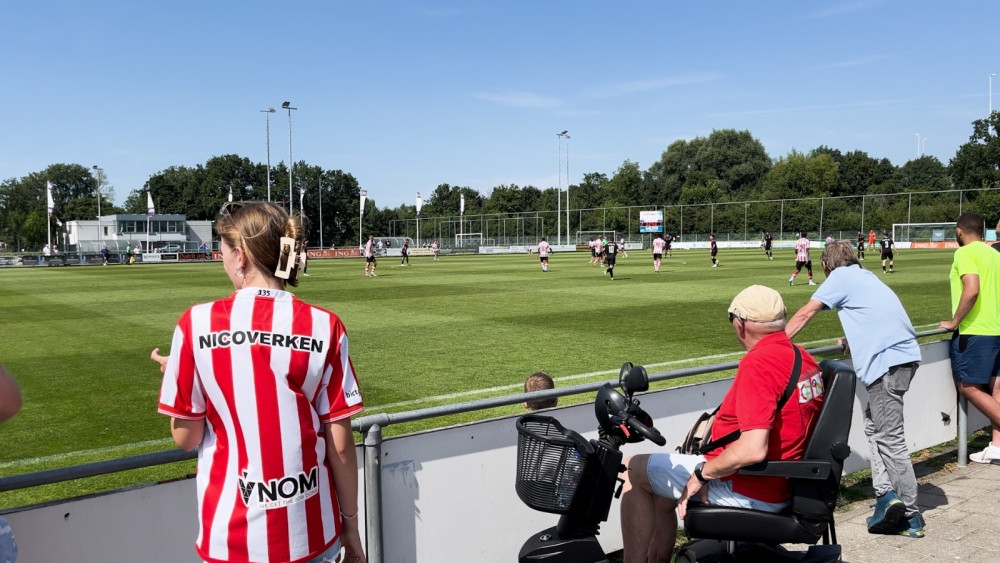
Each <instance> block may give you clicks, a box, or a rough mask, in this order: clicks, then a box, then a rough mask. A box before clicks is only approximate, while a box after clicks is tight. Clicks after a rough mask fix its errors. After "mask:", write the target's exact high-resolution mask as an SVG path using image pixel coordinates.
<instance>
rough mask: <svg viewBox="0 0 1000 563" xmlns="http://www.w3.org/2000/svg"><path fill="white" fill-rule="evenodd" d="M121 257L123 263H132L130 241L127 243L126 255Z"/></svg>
mask: <svg viewBox="0 0 1000 563" xmlns="http://www.w3.org/2000/svg"><path fill="white" fill-rule="evenodd" d="M120 259H121V263H122V264H131V263H132V243H128V244H126V245H125V257H124V258H120Z"/></svg>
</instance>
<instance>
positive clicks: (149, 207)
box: [143, 183, 156, 252]
mask: <svg viewBox="0 0 1000 563" xmlns="http://www.w3.org/2000/svg"><path fill="white" fill-rule="evenodd" d="M143 187H145V188H146V252H149V224H150V221H151V220H152V218H153V214H155V213H156V208H155V207H154V206H153V193H152V192H151V191H150V190H149V183H146V185H145V186H143Z"/></svg>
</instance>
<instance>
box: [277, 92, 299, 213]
mask: <svg viewBox="0 0 1000 563" xmlns="http://www.w3.org/2000/svg"><path fill="white" fill-rule="evenodd" d="M281 109H286V110H288V214H289V215H291V214H292V202H294V201H295V199H294V198H293V196H292V169H293V168H295V162H294V161H293V160H292V110H293V109H294V110H297V109H299V108H293V107H292V103H291V102H283V103H282V104H281Z"/></svg>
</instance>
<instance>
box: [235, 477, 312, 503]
mask: <svg viewBox="0 0 1000 563" xmlns="http://www.w3.org/2000/svg"><path fill="white" fill-rule="evenodd" d="M317 469H318V468H316V467H313V468H312V470H311V471H309V474H308V475H306V474H305V472H300V473H299V474H298V475H295V476H288V477H282V478H281V479H271V480H270V481H267V482H266V483H265V482H264V481H251V480H249V479H247V472H246V470H244V471H243V475H242V476H240V478H239V479H238V481H239V486H240V495H241V496H242V497H243V504H245V505H246V506H250V504H251V502H255V503H256V505H257V508H259V509H261V510H270V509H272V508H281V507H283V506H288V505H290V504H295V503H297V502H302V501H304V500H306V499H307V498H310V497H313V496H315V495H316V493H318V492H319V481H318V480H317V478H316V476H317Z"/></svg>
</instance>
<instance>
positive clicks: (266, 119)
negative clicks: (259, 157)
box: [260, 108, 274, 201]
mask: <svg viewBox="0 0 1000 563" xmlns="http://www.w3.org/2000/svg"><path fill="white" fill-rule="evenodd" d="M260 111H261V113H263V114H264V123H265V127H266V130H267V201H271V114H272V113H274V108H267V109H262V110H260Z"/></svg>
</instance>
